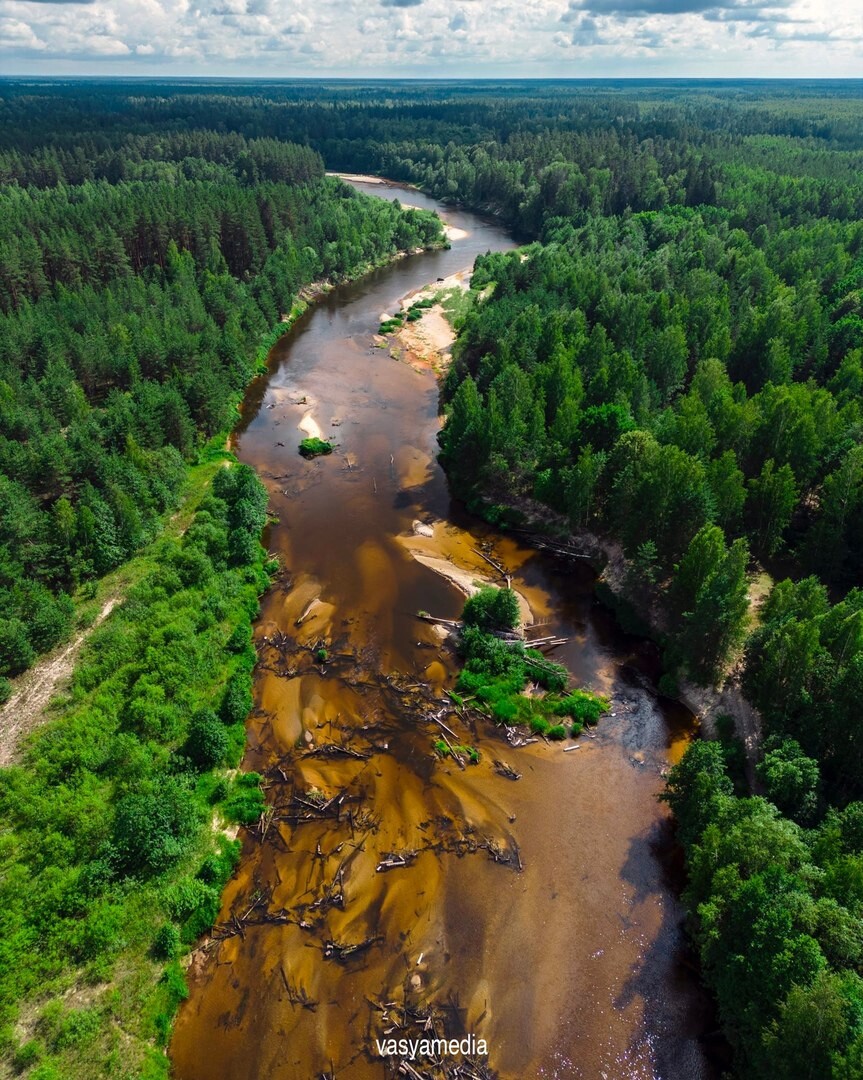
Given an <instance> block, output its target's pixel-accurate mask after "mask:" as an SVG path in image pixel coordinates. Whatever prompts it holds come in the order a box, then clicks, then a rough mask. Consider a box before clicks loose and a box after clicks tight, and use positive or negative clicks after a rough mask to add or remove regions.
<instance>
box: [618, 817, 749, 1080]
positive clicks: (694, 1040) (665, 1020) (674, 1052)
mask: <svg viewBox="0 0 863 1080" xmlns="http://www.w3.org/2000/svg"><path fill="white" fill-rule="evenodd" d="M621 879H622V880H623V881H624V882H625V883H626V884H627V885H628V886H629V887H630V890H631V920H632V923H633V927H632V930H631V931H628V932H631V933H636V934H638V933H640V927H641V925H642V923H643V919H642V918H641V917H640V912H639V909H640V908H641V907H642V905H645V904H648V903H652V904H654V905H656V906H658V908H659V910H660V912H661V920H660V925H659V927H658V929H657V931H656V933H655V934H654V935H653V936H652V938H651V940H650V941H648V942H644V943H643V945H642V949H641V953H640V958H639V960H638V961H637V962H636V963H635V964H634V965H633V969H632V971H631V972H630V975H629V978H628V979H627V980H626V982H625V983H624V985H623V987H622V988H621V990H620V992H619V993H618V995H617V997H616V998H615V1001H614V1006H615V1008H616V1009H625V1008H627V1007H629V1006H631V1005H632V1004H633V1003H634V1002H637V1001H638V1000H639V999H640V1000H641V1001H642V1002H643V1008H644V1016H643V1022H642V1025H641V1030H640V1031H639V1032H638V1034H637V1035H636V1036H635V1037H634V1038H633V1040H632V1042H631V1043H630V1046H629V1048H628V1053H627V1058H630V1059H631V1060H639V1058H640V1057H641V1056H642V1054H643V1047H644V1044H645V1043H647V1045H648V1047H649V1052H650V1056H651V1059H652V1063H653V1074H654V1076H655V1077H656V1078H657V1080H660V1078H661V1080H719V1077H720V1075H721V1073H722V1071H723V1070H724V1069H727V1068H728V1067H729V1065H730V1051H729V1048H728V1045H727V1043H726V1042H725V1040H724V1039H723V1038H722V1037H721V1034H720V1033H719V1032H718V1027H719V1022H718V1018H717V1014H716V1006H715V1003H714V1001H713V999H712V998H711V996H710V995H709V993H708V991H707V990H706V989H705V987H704V986H703V985H702V982H701V973H700V969H699V965H698V958H697V956H696V954H695V952H694V950H693V949H692V946H691V945H690V943H689V941H688V939H687V936H686V929H685V914H686V913H685V910H684V908H683V905H682V903H681V902H680V899H679V896H680V891H681V889H682V888H683V886H684V884H685V874H684V866H683V853H682V851H681V850H680V848H679V846H678V845H677V843H676V840H675V837H674V829H673V825H672V822H671V820H670V818H667V817H663V818H660V819H659V820H657V821H654V822H653V823H652V824H651V825H650V826H649V827H648V828H647V829H645V830H644V831H643V832H642V833H641V834H639V835H638V836H636V837H633V839H632V840H631V842H630V845H629V851H628V853H627V858H626V861H625V863H624V864H623V867H622V869H621Z"/></svg>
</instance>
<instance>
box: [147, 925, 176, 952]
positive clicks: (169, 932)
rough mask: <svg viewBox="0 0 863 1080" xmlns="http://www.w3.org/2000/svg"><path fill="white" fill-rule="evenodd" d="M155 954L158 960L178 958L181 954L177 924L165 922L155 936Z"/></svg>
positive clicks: (153, 950)
mask: <svg viewBox="0 0 863 1080" xmlns="http://www.w3.org/2000/svg"><path fill="white" fill-rule="evenodd" d="M151 951H152V953H153V956H154V957H155V958H156V959H157V960H176V958H177V957H178V956H179V955H180V933H179V931H178V930H177V928H176V926H172V925H171V923H165V924H164V925H163V926H161V927H160V928H159V930H158V932H157V934H156V936H155V937H154V938H153V946H152V950H151Z"/></svg>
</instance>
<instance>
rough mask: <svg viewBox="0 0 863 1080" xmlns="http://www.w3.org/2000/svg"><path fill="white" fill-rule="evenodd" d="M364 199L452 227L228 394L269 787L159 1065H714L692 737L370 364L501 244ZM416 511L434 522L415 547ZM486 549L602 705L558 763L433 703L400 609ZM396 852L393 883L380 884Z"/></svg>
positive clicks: (420, 640)
mask: <svg viewBox="0 0 863 1080" xmlns="http://www.w3.org/2000/svg"><path fill="white" fill-rule="evenodd" d="M358 186H360V187H361V189H362V190H365V191H368V192H369V193H370V194H374V195H380V196H382V197H387V198H395V197H400V198H401V199H402V201H403V202H405V203H411V204H414V205H420V206H425V207H428V208H430V209H438V210H439V211H441V213H442V216H444V217H445V218H446V219H447V220H448V221H449V222H450V223H451V224H453V225H454V226H456V227H458V228H460V229H463V230H465V231H467V233H468V235H467V236H466V237H464V238H462V239H459V240H457V241H455V242H454V243H453V246H452V248H451V250H449V251H441V252H432V253H424V254H421V255H415V256H411V257H408V258H405V259H403V260H401V261H399V262H396V263H394V264H392V265H391V266H389V267H386V268H385V269H382V270H379V271H377V272H375V273H372V274H370V275H369V276H368V277H366V278H364V279H362V280H361V281H359V282H357V283H355V284H352V285H347V286H343V287H340V288H338V289H336V290H335V291H334V292H333V293H331V294H330V295H329V296H328V297H326V298H325V299H324V300H323V301H321V302H320V303H319V304H317V305H316V306H315V307H313V308H312V309H311V310H310V311H309V312H307V314H306V315H305V316H303V318H302V319H301V320H300V321H299V323H298V324H297V325H296V326H295V327H294V329H293V330H292V331H291V332H290V333H289V334H288V335H287V336H286V337H285V338H283V339H282V340H281V341H280V342H279V343H278V344H277V345H276V347H275V348H274V350H273V353H272V356H271V365H270V367H271V371H270V375H269V377H268V378H266V379H263V380H259V381H258V383H257V384H255V385H254V386H253V387H252V388H251V389H250V391H249V394H248V396H247V400H246V403H245V406H244V419H243V422H242V423H241V425H240V427H239V429H238V431H237V433H236V436H235V443H236V449H237V453H238V455H239V457H240V458H241V460H243V461H245V462H248V463H249V464H250V465H252V466H254V468H255V469H256V470H257V471H258V473H259V475H260V476H261V477H262V479H263V480H264V482H265V483H266V485H267V487H268V489H269V491H270V495H271V507H272V510H273V512H274V513H275V514H276V515H278V518H279V523H278V524H277V525H273V526H271V527H270V528H269V530H268V533H267V536H266V543H267V544H268V546H269V547H270V549H271V550H274V551H278V553H279V555H280V558H281V559H282V562H283V565H284V567H285V568H286V571H285V574H284V575H283V577H282V579H281V580H280V582H279V583H278V584H277V585H276V586H274V587H273V588H272V589H271V590H270V592H269V593H268V594H267V595H266V596H265V597H264V598H263V601H262V613H261V617H260V620H259V622H258V624H257V627H256V641H257V644H258V650H259V656H260V663H259V665H258V668H257V670H256V675H255V709H254V712H253V714H252V717H251V719H250V720H249V723H248V744H247V751H246V756H245V760H244V763H243V768H244V769H247V770H249V769H254V770H257V771H258V772H260V773H261V774H262V775H263V776H264V783H265V787H266V796H267V802H268V805H269V806H270V807H271V808H272V809H271V816H269V817H268V820H267V821H266V822H265V823H264V824H263V825H262V826H261V827H260V828H258V829H253V830H247V831H244V832H243V833H242V834H241V835H242V836H243V854H242V860H241V863H240V866H239V870H238V872H237V873H236V875H235V876H234V878H233V879H232V880H231V881H230V882H229V883H228V886H227V888H226V890H225V893H224V896H223V903H222V910H221V913H220V915H219V921H218V924H217V928H216V932H215V934H214V940H213V941H211V942H210V943H209V944H207V945H206V946H205V947H204V948H202V949H199V950H198V951H197V952H196V954H195V956H194V957H193V963H192V967H191V970H190V985H191V994H190V997H189V999H188V1001H187V1002H186V1003H185V1004H184V1006H183V1007H182V1009H181V1011H180V1014H179V1017H178V1019H177V1023H176V1028H175V1032H174V1037H173V1041H172V1044H171V1057H172V1061H173V1067H174V1074H175V1076H176V1077H177V1078H178V1080H265V1078H266V1080H270V1078H272V1080H320V1078H321V1077H327V1078H330V1077H336V1078H337V1080H372V1078H375V1080H379V1078H380V1080H382V1078H384V1077H394V1076H402V1075H405V1076H409V1077H410V1076H417V1075H418V1076H421V1077H432V1076H434V1077H440V1076H443V1075H444V1073H443V1072H441V1071H440V1070H438V1071H434V1068H433V1066H432V1065H431V1064H429V1063H428V1062H427V1061H426V1062H421V1061H420V1060H415V1061H413V1062H410V1061H409V1064H410V1066H411V1067H412V1068H413V1069H414V1070H415V1072H414V1073H413V1074H412V1073H411V1072H410V1071H409V1070H406V1071H404V1072H401V1073H400V1072H399V1071H398V1068H399V1061H400V1060H401V1059H399V1058H389V1059H385V1058H383V1057H381V1056H380V1055H379V1053H378V1051H377V1047H376V1042H375V1040H376V1039H384V1038H401V1037H411V1038H413V1039H418V1038H422V1037H425V1038H431V1037H432V1036H433V1035H438V1036H441V1037H442V1036H446V1037H447V1038H449V1037H458V1038H462V1037H463V1036H465V1035H473V1036H474V1037H475V1039H476V1040H479V1039H484V1040H486V1042H487V1045H488V1058H487V1059H482V1063H483V1064H484V1065H486V1066H487V1067H488V1068H489V1069H491V1070H493V1071H494V1073H495V1074H496V1075H497V1076H499V1077H500V1078H501V1080H539V1078H569V1077H573V1078H588V1080H594V1078H596V1080H619V1078H638V1080H642V1078H645V1080H646V1078H659V1077H662V1078H668V1080H699V1078H710V1077H714V1076H715V1075H716V1074H715V1071H714V1069H713V1067H712V1066H711V1064H710V1062H709V1060H708V1057H707V1055H706V1053H705V1049H704V1046H705V1038H704V1036H705V1033H706V1032H707V1031H708V1030H709V1029H710V1028H711V1027H713V1026H715V1024H714V1022H713V1019H712V1017H711V1014H710V1010H709V1007H708V1003H707V1000H706V998H705V996H704V994H703V992H702V991H701V989H700V988H699V984H698V977H697V974H696V973H695V971H694V969H693V967H692V964H691V957H690V956H689V954H688V953H687V951H686V946H685V941H684V936H683V930H682V918H683V912H682V909H681V906H680V904H679V902H678V900H677V899H676V896H675V884H676V883H677V875H678V874H679V866H678V864H677V861H676V858H675V851H674V846H673V843H672V838H671V832H670V826H669V822H668V815H667V812H666V810H665V809H664V807H663V806H662V805H661V804H659V803H658V802H657V800H656V795H657V793H658V792H659V791H660V790H661V789H662V783H663V781H662V772H663V770H664V769H666V768H667V766H668V764H669V763H670V762H674V761H676V760H678V759H679V757H680V755H681V753H682V752H683V749H684V748H685V746H686V743H687V741H688V740H689V739H691V738H692V737H693V735H694V722H693V719H692V717H691V716H690V715H689V714H688V713H687V712H686V711H685V710H683V709H681V708H680V707H679V706H675V705H673V704H671V703H669V702H667V701H665V700H663V699H660V698H658V696H657V694H656V692H655V688H654V682H653V678H654V676H655V668H656V663H655V657H654V655H653V653H652V651H651V648H650V647H649V646H648V645H646V644H644V643H642V642H639V641H638V640H636V639H634V638H630V637H628V636H626V635H625V634H623V632H622V631H621V630H620V629H619V628H618V627H617V626H616V624H615V622H614V620H613V618H612V616H611V615H610V614H609V613H608V612H607V611H605V610H604V609H603V608H602V607H601V606H600V605H599V604H598V603H597V602H596V600H595V599H594V595H593V573H592V571H591V570H590V569H589V568H588V567H587V566H586V565H583V564H577V565H576V566H575V567H573V566H566V565H563V564H561V563H560V562H559V561H555V560H554V559H552V558H551V557H549V556H545V555H542V554H540V553H538V552H536V551H534V550H532V549H531V548H529V547H527V546H523V545H522V544H521V543H519V542H518V541H517V540H515V539H513V538H512V537H510V536H504V535H501V534H498V533H496V532H495V531H494V530H492V529H491V528H489V527H488V526H486V525H484V524H483V523H481V522H478V521H477V520H475V519H473V518H471V517H470V516H469V515H467V514H466V513H465V512H464V510H463V509H461V508H460V507H459V505H458V504H457V503H455V502H453V501H451V500H450V497H449V494H448V491H447V485H446V479H445V477H444V475H443V473H442V471H441V469H440V467H439V466H438V464H437V462H436V460H435V452H436V445H437V444H436V434H437V431H438V428H439V420H438V389H437V386H436V383H435V380H434V377H433V375H432V374H430V373H428V372H419V371H416V370H414V369H413V368H412V367H410V366H408V365H407V364H405V363H402V362H400V361H398V360H395V359H392V358H391V357H390V356H389V355H388V354H387V352H386V351H383V350H376V349H373V348H372V339H373V334H374V332H375V331H376V329H377V325H378V320H379V316H380V315H381V313H382V312H385V311H389V312H392V311H393V310H395V309H396V307H397V306H398V300H399V298H400V297H402V296H403V295H405V294H406V293H409V292H410V291H412V290H414V289H417V288H419V287H421V286H423V285H425V284H426V283H428V282H434V281H435V280H436V279H437V278H443V277H446V276H448V275H449V274H451V273H453V272H454V271H457V270H460V269H463V268H464V267H466V266H469V265H471V264H472V263H473V260H474V258H475V257H476V255H477V254H479V253H482V252H485V251H488V250H504V249H508V248H511V247H513V246H514V245H513V241H512V240H511V238H510V237H509V236H508V234H507V233H506V232H505V231H504V230H503V229H501V228H500V227H499V226H498V225H495V224H493V223H489V222H487V221H483V220H481V219H480V218H478V217H476V216H474V215H472V214H468V213H463V212H460V211H453V210H449V209H446V210H444V208H443V207H441V206H440V205H439V204H437V203H435V202H434V201H432V200H430V199H427V198H426V197H424V196H423V195H421V194H420V193H418V192H416V191H413V190H407V189H401V188H398V187H396V186H389V187H380V186H376V187H373V186H370V185H358ZM301 423H303V424H304V425H305V426H304V428H303V429H302V430H300V428H299V425H300V424H301ZM314 424H317V425H318V427H319V429H320V431H321V432H322V434H323V436H324V437H325V438H326V437H327V436H329V435H334V436H335V437H336V439H337V442H338V448H337V450H336V452H335V453H333V454H332V455H330V456H329V457H324V458H319V459H317V460H315V461H310V462H307V461H304V460H303V459H302V458H301V457H300V456H299V454H298V453H297V445H298V442H299V440H300V439H301V438H303V437H304V432H311V431H314ZM417 523H423V525H427V526H429V528H422V529H420V530H419V535H417ZM429 533H431V535H427V534H429ZM423 534H426V535H423ZM480 546H482V547H483V549H484V550H486V551H487V552H490V553H491V557H492V558H493V559H494V560H495V561H496V562H498V563H501V564H503V565H504V566H505V567H506V569H507V570H508V571H509V572H510V573H511V574H512V577H513V587H514V588H515V589H516V590H517V591H518V592H519V593H520V594H521V595H522V597H523V598H524V600H526V602H527V603H528V604H529V606H530V609H531V617H532V619H533V621H534V622H537V623H542V624H543V625H544V627H547V630H546V629H543V631H542V632H543V633H548V634H556V635H560V636H563V637H566V638H568V639H569V640H568V641H567V642H566V644H564V645H562V646H560V647H558V648H557V649H556V650H555V651H554V652H552V653H551V654H550V655H551V656H552V657H553V658H554V659H556V660H559V661H561V662H562V663H565V664H566V665H567V666H568V668H569V669H570V671H571V672H572V673H573V675H574V678H575V681H576V683H577V684H578V685H584V686H588V687H592V688H594V689H596V690H599V691H602V692H603V693H606V694H608V695H609V696H610V697H611V698H612V702H613V704H612V715H610V716H606V717H604V718H603V719H602V720H601V721H600V724H599V726H598V728H597V729H596V737H595V738H593V739H591V738H585V737H582V738H581V739H580V743H581V745H580V747H579V749H578V750H577V751H574V752H564V750H563V747H564V746H568V745H572V743H571V741H568V742H567V743H564V744H560V743H552V744H547V743H545V742H542V741H540V742H537V743H534V744H532V745H528V746H525V747H520V748H513V747H511V746H510V745H509V744H508V743H507V742H506V740H505V738H504V737H503V733H502V732H501V731H500V730H499V729H497V728H495V727H494V725H493V724H491V723H490V722H485V721H484V720H478V721H477V720H475V719H474V720H472V721H471V720H466V719H463V718H462V717H461V716H459V715H456V714H455V713H454V712H452V710H451V706H449V703H448V701H447V699H446V698H445V697H444V696H443V695H444V694H445V691H446V688H447V687H448V686H451V685H452V680H453V677H454V670H455V658H454V655H453V653H452V651H451V649H450V647H449V646H448V645H446V644H442V641H441V637H440V632H439V629H438V628H437V627H435V626H433V625H431V624H429V623H427V622H424V621H420V620H419V619H417V618H416V613H417V612H418V611H420V610H425V611H428V612H431V613H432V614H433V615H435V616H440V617H444V618H456V617H457V616H458V614H459V612H460V610H461V607H462V604H463V602H464V596H463V595H462V594H461V593H460V592H459V591H458V589H457V588H456V587H455V585H454V584H453V583H452V582H451V581H450V580H447V578H446V577H444V576H442V574H441V573H439V572H437V570H436V569H435V567H437V569H438V570H439V569H441V568H443V569H446V570H447V572H449V573H451V574H454V575H455V576H457V575H458V573H459V571H460V572H461V573H462V575H465V574H466V576H467V578H468V580H470V579H488V578H490V577H492V578H493V575H494V571H493V570H492V568H491V567H490V566H489V564H488V563H486V562H485V561H484V560H483V559H482V558H481V556H480V555H479V554H478V553H477V549H478V548H479V547H480ZM409 548H410V550H409ZM412 552H413V553H414V554H419V555H420V557H421V558H425V559H426V562H425V563H423V562H421V561H418V559H417V558H415V557H414V554H412ZM439 564H440V565H439ZM298 622H299V625H297V623H298ZM321 646H323V647H325V648H326V649H327V654H328V655H327V659H326V660H324V661H323V662H321V661H320V660H319V659H318V658H317V656H316V652H317V650H318V648H320V647H321ZM432 716H438V717H439V718H440V719H442V720H443V722H444V723H445V724H446V725H447V727H449V728H451V729H452V731H453V732H455V734H456V735H457V736H458V738H459V740H460V741H462V742H464V743H468V744H471V745H474V746H476V747H477V748H478V749H479V751H480V755H481V757H480V763H479V764H478V765H469V766H467V768H465V769H460V768H459V767H458V765H457V764H456V763H455V762H453V761H451V760H449V761H441V760H440V759H439V758H438V757H437V755H436V754H435V752H434V743H435V741H436V740H437V739H439V738H440V737H441V729H440V728H439V727H438V726H437V724H436V723H435V722H434V720H433V719H432ZM468 724H472V729H469V727H468ZM497 760H500V761H505V762H506V763H507V764H508V765H509V766H510V767H511V768H512V769H513V770H514V771H516V772H517V773H520V774H521V779H519V780H517V781H514V780H511V779H508V778H506V777H505V776H502V775H500V774H499V773H498V772H497V771H496V770H495V768H494V762H495V761H497ZM393 853H396V854H397V855H407V862H408V865H406V866H398V867H395V868H392V869H381V870H378V866H379V864H380V863H381V862H382V861H384V860H385V859H386V858H387V857H388V856H391V855H392V854H393ZM493 856H496V857H493ZM397 861H398V860H397ZM352 946H360V948H358V949H356V950H354V951H351V947H352ZM424 1018H429V1019H428V1020H425V1019H424ZM460 1060H461V1058H460V1056H458V1055H457V1056H456V1057H455V1058H453V1059H444V1064H447V1065H448V1066H449V1067H450V1068H452V1066H453V1065H454V1064H456V1063H457V1062H458V1061H460ZM462 1075H463V1076H464V1077H466V1078H469V1077H471V1076H474V1075H476V1076H480V1075H484V1074H482V1073H480V1072H479V1071H474V1072H471V1071H465V1072H464V1073H463V1074H462Z"/></svg>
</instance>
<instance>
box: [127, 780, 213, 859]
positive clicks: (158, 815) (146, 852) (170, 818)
mask: <svg viewBox="0 0 863 1080" xmlns="http://www.w3.org/2000/svg"><path fill="white" fill-rule="evenodd" d="M198 820H199V818H198V812H197V809H196V807H195V804H194V802H193V800H192V797H191V794H190V793H189V791H188V790H187V789H185V788H184V787H183V786H182V785H181V783H180V782H179V781H178V780H177V779H176V778H174V777H164V778H163V779H161V781H159V782H157V783H155V784H154V785H152V787H151V789H150V790H149V791H145V792H132V793H130V794H128V795H124V796H122V798H121V799H120V800H119V802H118V803H117V810H116V814H115V818H114V829H113V841H114V851H115V857H116V862H117V868H118V870H119V871H120V872H121V873H123V874H128V875H135V876H139V877H150V876H152V875H153V874H159V873H162V871H164V870H166V869H167V868H168V867H169V866H170V865H171V864H172V863H173V862H175V861H176V860H177V859H178V858H179V857H180V855H182V854H183V852H184V851H185V850H186V848H187V847H188V844H189V841H190V840H191V838H192V836H193V835H194V834H195V831H196V827H197V824H198Z"/></svg>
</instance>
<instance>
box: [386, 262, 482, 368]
mask: <svg viewBox="0 0 863 1080" xmlns="http://www.w3.org/2000/svg"><path fill="white" fill-rule="evenodd" d="M472 274H473V266H466V267H465V268H464V269H462V270H456V272H455V273H454V274H450V275H449V276H448V277H445V278H443V279H442V280H441V281H434V282H429V284H428V285H423V286H422V287H421V288H419V289H412V290H411V291H410V292H408V293H405V295H404V296H402V297H400V299H399V301H398V303H399V307H400V310H401V311H402V312H407V311H408V310H409V309H410V308H411V306H412V305H413V304H415V303H417V302H418V301H421V300H435V303H434V304H433V305H432V306H431V307H429V308H426V309H425V310H424V311H423V314H422V318H420V319H417V321H416V322H407V321H406V322H405V323H404V325H402V326H400V327H399V329H398V330H395V331H393V332H392V333H391V334H376V335H375V344H376V345H377V346H378V347H382V345H383V344H384V343H388V344H390V346H391V345H392V343H396V344H397V346H398V347H399V348H400V349H401V350H403V351H402V354H401V355H400V356H397V357H395V359H398V360H401V361H403V362H404V363H406V364H408V366H410V367H412V368H414V370H415V371H432V372H433V373H434V374H435V376H436V377H437V378H438V379H440V378H442V377H443V376H444V375H446V373H447V371H448V370H449V366H450V363H451V360H452V347H453V345H454V344H455V340H456V332H455V330H454V329H453V326H452V324H451V323H450V321H449V319H448V318H447V315H446V312H445V310H444V306H443V302H442V300H441V299H438V298H439V297H440V296H441V294H442V293H449V292H451V291H452V290H454V289H460V290H462V291H463V292H467V291H468V290H469V289H470V280H471V276H472ZM385 316H386V317H389V316H388V313H387V312H382V313H381V321H384V317H385ZM391 355H392V349H391Z"/></svg>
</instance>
